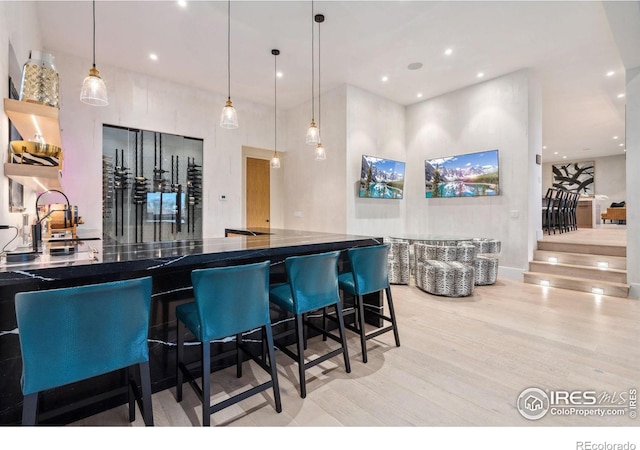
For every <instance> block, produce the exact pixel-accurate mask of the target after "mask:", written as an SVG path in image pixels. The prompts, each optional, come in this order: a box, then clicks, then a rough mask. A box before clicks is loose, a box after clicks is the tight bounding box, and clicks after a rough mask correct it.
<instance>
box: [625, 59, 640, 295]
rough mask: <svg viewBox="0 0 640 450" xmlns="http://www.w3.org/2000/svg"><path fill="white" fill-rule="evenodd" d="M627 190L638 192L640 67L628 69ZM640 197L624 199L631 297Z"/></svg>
mask: <svg viewBox="0 0 640 450" xmlns="http://www.w3.org/2000/svg"><path fill="white" fill-rule="evenodd" d="M626 80H627V89H626V100H627V118H626V121H627V123H626V141H625V142H626V145H627V153H626V155H627V192H629V193H631V192H640V177H638V168H639V167H640V125H639V124H640V67H636V68H633V69H629V70H627V74H626ZM638 236H640V198H639V197H638V195H630V196H629V197H628V198H627V283H629V284H630V285H631V291H630V293H629V296H630V297H633V298H640V240H639V239H638Z"/></svg>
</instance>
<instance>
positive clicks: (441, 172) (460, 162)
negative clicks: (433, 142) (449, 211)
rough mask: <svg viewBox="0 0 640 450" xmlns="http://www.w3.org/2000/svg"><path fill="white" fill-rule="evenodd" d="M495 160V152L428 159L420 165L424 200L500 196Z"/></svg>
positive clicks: (496, 160) (497, 161)
mask: <svg viewBox="0 0 640 450" xmlns="http://www.w3.org/2000/svg"><path fill="white" fill-rule="evenodd" d="M499 160H500V158H499V157H498V150H487V151H485V152H477V153H467V154H464V155H457V156H446V157H444V158H437V159H428V160H426V161H425V162H424V176H425V193H426V195H425V196H426V197H427V198H435V197H443V198H449V197H484V196H492V195H500V177H499V168H498V163H499Z"/></svg>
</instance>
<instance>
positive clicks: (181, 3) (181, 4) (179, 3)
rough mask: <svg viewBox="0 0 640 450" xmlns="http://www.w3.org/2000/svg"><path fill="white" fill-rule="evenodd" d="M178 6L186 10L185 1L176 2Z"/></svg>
mask: <svg viewBox="0 0 640 450" xmlns="http://www.w3.org/2000/svg"><path fill="white" fill-rule="evenodd" d="M178 5H180V6H182V7H183V8H186V7H187V2H186V1H185V0H178Z"/></svg>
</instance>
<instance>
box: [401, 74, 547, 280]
mask: <svg viewBox="0 0 640 450" xmlns="http://www.w3.org/2000/svg"><path fill="white" fill-rule="evenodd" d="M529 86H530V76H529V73H528V72H527V71H519V72H516V73H513V74H510V75H506V76H504V77H500V78H497V79H494V80H489V81H486V82H484V83H481V84H478V85H475V86H471V87H468V88H465V89H461V90H459V91H455V92H452V93H449V94H445V95H443V96H440V97H437V98H434V99H430V100H426V101H424V102H421V103H418V104H415V105H411V106H409V107H408V108H407V115H406V130H407V184H408V189H407V206H406V207H407V211H408V213H407V222H406V231H407V232H408V233H412V234H414V233H415V234H441V235H451V234H455V235H461V236H471V237H489V238H495V239H499V240H500V241H502V256H501V260H500V270H501V276H510V277H514V278H517V277H518V276H519V274H520V273H522V271H524V270H526V268H527V266H528V262H529V260H530V256H531V254H532V251H533V248H532V245H533V243H534V242H535V233H534V236H530V234H531V232H530V230H529V215H530V214H531V211H538V212H539V211H540V208H539V207H538V208H537V209H536V204H537V205H539V202H540V198H539V197H540V187H539V186H540V179H539V177H540V171H539V170H540V169H539V167H540V166H537V167H538V169H535V167H534V166H535V153H539V151H537V148H534V146H537V145H539V141H540V140H541V112H540V111H541V109H540V107H539V103H540V101H539V95H540V94H539V90H538V89H537V88H535V89H534V90H532V91H531V92H530V88H529ZM530 96H532V97H533V98H532V99H530V98H529V97H530ZM530 109H531V111H530ZM530 114H532V118H531V119H530V117H529V115H530ZM531 134H535V135H536V136H539V137H532V138H531V142H530V135H531ZM492 149H498V150H499V151H500V185H501V195H499V196H496V197H476V198H430V199H427V198H425V192H424V161H425V159H430V158H437V157H442V156H452V155H456V154H463V153H473V152H479V151H483V150H492ZM536 185H537V186H538V189H537V192H532V191H535V190H536V189H535V188H534V186H536ZM532 205H533V206H532ZM515 215H517V217H513V216H515ZM531 220H532V223H533V224H539V223H540V218H538V217H533V218H531ZM533 228H536V229H537V228H539V226H538V225H534V227H533Z"/></svg>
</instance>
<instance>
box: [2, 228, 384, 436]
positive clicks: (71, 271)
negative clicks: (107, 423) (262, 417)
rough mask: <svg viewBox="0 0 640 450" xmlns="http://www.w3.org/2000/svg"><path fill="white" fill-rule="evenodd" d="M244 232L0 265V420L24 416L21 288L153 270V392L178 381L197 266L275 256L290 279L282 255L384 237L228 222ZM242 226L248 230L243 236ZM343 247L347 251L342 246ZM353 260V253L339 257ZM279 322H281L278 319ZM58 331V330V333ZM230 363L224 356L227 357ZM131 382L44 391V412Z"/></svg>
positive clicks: (119, 379) (103, 380)
mask: <svg viewBox="0 0 640 450" xmlns="http://www.w3.org/2000/svg"><path fill="white" fill-rule="evenodd" d="M227 231H230V233H229V234H230V235H233V236H237V237H229V238H212V239H202V240H184V241H167V242H156V243H141V244H113V245H111V244H107V243H105V242H103V241H101V240H92V241H88V240H87V241H78V242H77V248H78V250H77V251H76V253H75V254H73V255H69V256H49V255H45V254H43V255H42V256H40V258H39V259H38V260H36V261H34V262H30V263H21V264H9V265H7V264H2V265H1V266H0V424H4V425H15V424H19V423H20V419H21V414H22V392H21V389H20V376H21V371H22V360H21V355H20V343H19V336H18V329H17V324H16V317H15V302H14V297H15V294H16V293H17V292H24V291H33V290H45V289H55V288H60V287H70V286H80V285H86V284H94V283H102V282H108V281H116V280H124V279H131V278H137V277H143V276H152V277H153V301H152V306H151V323H150V330H149V350H150V364H151V377H152V388H153V391H154V392H158V391H161V390H164V389H167V388H169V387H171V386H173V385H175V352H174V349H175V342H176V339H175V338H176V336H175V316H174V310H175V306H177V305H178V304H179V302H180V301H185V300H188V299H191V298H192V289H191V279H190V273H191V271H192V270H193V269H198V268H205V267H220V266H229V265H237V264H248V263H252V262H258V261H266V260H270V261H271V278H272V282H278V281H284V277H285V275H284V264H283V261H284V260H285V259H286V258H287V257H289V256H295V255H305V254H312V253H321V252H328V251H334V250H340V251H344V250H347V249H349V248H354V247H364V246H370V245H377V244H380V243H382V242H383V239H382V238H381V237H368V236H356V235H346V234H331V233H318V232H307V231H295V230H270V231H269V233H268V234H266V233H264V234H263V233H261V232H257V233H255V232H253V231H247V230H227ZM240 234H242V236H238V235H240ZM343 253H344V252H343ZM340 264H341V265H343V266H344V265H345V264H348V263H347V262H346V255H344V254H343V258H341V261H340ZM274 323H276V322H275V321H274ZM51 338H52V339H55V336H52V337H51ZM221 364H222V365H224V362H223V363H221ZM120 385H124V382H123V375H122V374H121V373H117V372H116V373H113V374H109V375H106V376H103V377H99V378H96V379H92V380H88V381H85V382H80V383H76V384H74V389H58V390H52V391H48V392H47V393H45V395H44V397H43V399H42V402H41V409H42V411H43V414H42V415H41V418H42V419H43V421H44V422H45V423H46V411H47V410H50V409H53V408H58V407H60V406H61V405H64V404H69V403H76V402H79V401H81V400H82V399H83V398H86V397H90V396H93V395H96V394H97V393H99V392H100V391H102V390H105V389H115V388H116V387H118V386H120ZM125 398H126V397H125V396H124V394H123V395H121V396H118V397H114V398H112V399H104V400H100V401H97V402H96V401H93V402H92V403H90V404H89V405H86V406H83V407H81V408H79V409H76V410H74V411H70V412H69V413H67V414H65V415H63V416H60V417H57V418H55V419H54V420H53V422H51V423H68V422H70V421H74V420H77V419H79V418H82V417H86V416H88V415H91V414H95V413H97V412H100V411H103V410H106V409H109V408H111V407H114V406H117V405H118V404H122V403H124V402H125V400H124V399H125Z"/></svg>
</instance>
